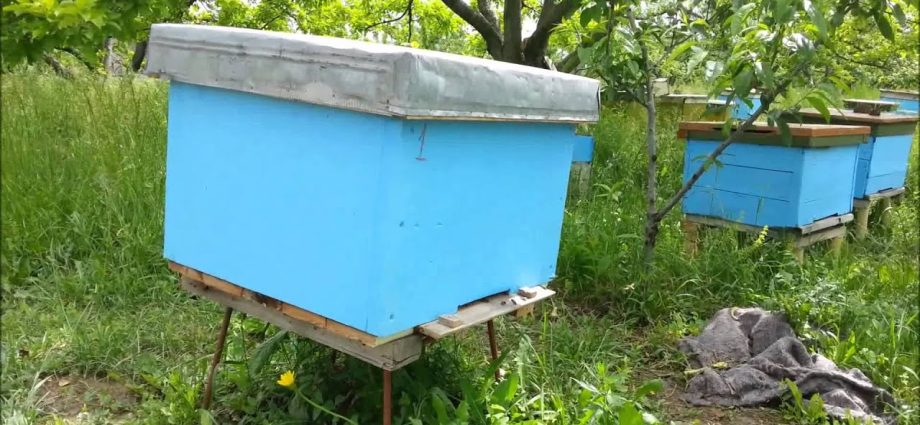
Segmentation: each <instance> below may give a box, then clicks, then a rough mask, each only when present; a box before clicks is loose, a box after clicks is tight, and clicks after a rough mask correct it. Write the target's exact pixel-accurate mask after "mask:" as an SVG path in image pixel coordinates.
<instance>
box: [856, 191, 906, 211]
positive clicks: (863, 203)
mask: <svg viewBox="0 0 920 425" xmlns="http://www.w3.org/2000/svg"><path fill="white" fill-rule="evenodd" d="M904 192H905V189H904V188H903V187H899V188H897V189H888V190H883V191H881V192H876V193H873V194H871V195H868V196H866V197H865V198H863V199H854V200H853V206H854V207H856V208H866V207H868V206H869V204H870V203H872V202H873V201H877V200H879V199H885V198H894V197H896V196H900V195H903V194H904Z"/></svg>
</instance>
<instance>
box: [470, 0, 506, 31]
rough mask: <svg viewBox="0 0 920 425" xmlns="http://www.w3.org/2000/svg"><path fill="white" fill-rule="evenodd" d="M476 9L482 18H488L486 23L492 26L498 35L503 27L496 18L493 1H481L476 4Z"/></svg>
mask: <svg viewBox="0 0 920 425" xmlns="http://www.w3.org/2000/svg"><path fill="white" fill-rule="evenodd" d="M476 8H478V9H479V13H481V14H482V17H483V18H486V22H488V23H489V24H490V25H492V27H493V28H494V29H495V32H496V33H497V32H498V31H499V28H501V27H500V26H499V25H498V17H496V16H495V11H494V10H492V0H479V1H477V2H476Z"/></svg>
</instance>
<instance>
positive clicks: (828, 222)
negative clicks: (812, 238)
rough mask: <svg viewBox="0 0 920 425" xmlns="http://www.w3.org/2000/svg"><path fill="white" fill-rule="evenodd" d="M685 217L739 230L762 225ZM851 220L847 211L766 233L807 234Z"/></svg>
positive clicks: (755, 229) (751, 230)
mask: <svg viewBox="0 0 920 425" xmlns="http://www.w3.org/2000/svg"><path fill="white" fill-rule="evenodd" d="M685 219H686V220H688V221H690V222H693V223H698V224H703V225H706V226H712V227H726V228H730V229H735V230H740V231H744V232H749V233H760V232H761V231H763V226H751V225H749V224H744V223H737V222H734V221H730V220H724V219H721V218H717V217H707V216H702V215H695V214H686V215H685ZM851 221H853V214H850V213H847V214H844V215H840V216H832V217H827V218H824V219H821V220H818V221H815V222H813V223H811V224H806V225H805V226H802V227H795V228H785V227H774V228H768V229H767V233H768V234H770V235H771V236H774V237H775V236H778V235H788V234H789V233H793V234H796V235H807V234H811V233H814V232H818V231H821V230H823V229H827V228H830V227H834V226H839V225H843V224H846V223H849V222H851Z"/></svg>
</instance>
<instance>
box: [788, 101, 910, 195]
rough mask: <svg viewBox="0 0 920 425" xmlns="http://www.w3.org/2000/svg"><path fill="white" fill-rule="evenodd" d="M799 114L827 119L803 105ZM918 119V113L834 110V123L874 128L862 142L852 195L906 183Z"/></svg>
mask: <svg viewBox="0 0 920 425" xmlns="http://www.w3.org/2000/svg"><path fill="white" fill-rule="evenodd" d="M800 114H801V117H802V119H803V121H805V122H826V121H824V118H823V117H822V116H821V113H820V112H818V111H816V110H814V109H803V110H802V111H800ZM917 120H918V117H917V115H907V114H894V113H883V114H879V115H870V114H863V113H856V112H853V111H848V110H844V111H832V113H831V123H833V124H839V125H858V126H868V127H870V128H871V129H872V132H871V136H870V137H869V140H868V142H867V143H864V144H862V145H860V146H859V162H858V163H857V167H856V184H855V185H854V186H853V198H855V199H864V198H866V197H867V196H869V195H872V194H875V193H878V192H882V191H884V190H887V189H898V188H902V187H904V181H905V179H906V178H907V162H908V158H909V155H910V146H911V143H912V142H913V138H914V131H915V130H916V128H917Z"/></svg>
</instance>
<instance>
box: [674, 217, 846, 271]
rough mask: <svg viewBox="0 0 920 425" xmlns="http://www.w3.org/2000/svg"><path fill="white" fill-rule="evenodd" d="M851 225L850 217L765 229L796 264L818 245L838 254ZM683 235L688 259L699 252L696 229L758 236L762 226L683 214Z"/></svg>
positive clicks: (830, 218) (697, 230)
mask: <svg viewBox="0 0 920 425" xmlns="http://www.w3.org/2000/svg"><path fill="white" fill-rule="evenodd" d="M851 221H853V214H844V215H840V216H833V217H828V218H825V219H821V220H818V221H816V222H813V223H811V224H808V225H805V226H802V227H796V228H773V229H771V228H767V236H768V237H770V238H773V239H776V240H782V241H785V242H786V244H787V246H788V247H789V250H790V251H791V252H792V255H793V256H795V259H796V260H798V262H799V263H802V262H804V261H805V249H806V248H807V247H809V246H811V245H814V244H816V243H818V242H821V241H830V248H831V250H832V251H833V252H835V253H836V252H839V250H840V247H841V246H842V245H843V242H844V241H845V240H846V235H847V229H846V225H847V223H849V222H851ZM681 226H682V227H683V231H684V250H685V251H687V253H688V254H690V255H696V254H697V253H698V252H699V233H700V227H704V226H705V227H722V228H729V229H735V230H738V231H742V232H747V233H754V234H759V233H760V232H763V230H764V227H763V226H760V227H758V226H752V225H748V224H742V223H737V222H734V221H729V220H724V219H721V218H715V217H707V216H701V215H694V214H685V215H684V220H683V222H682V223H681Z"/></svg>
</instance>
